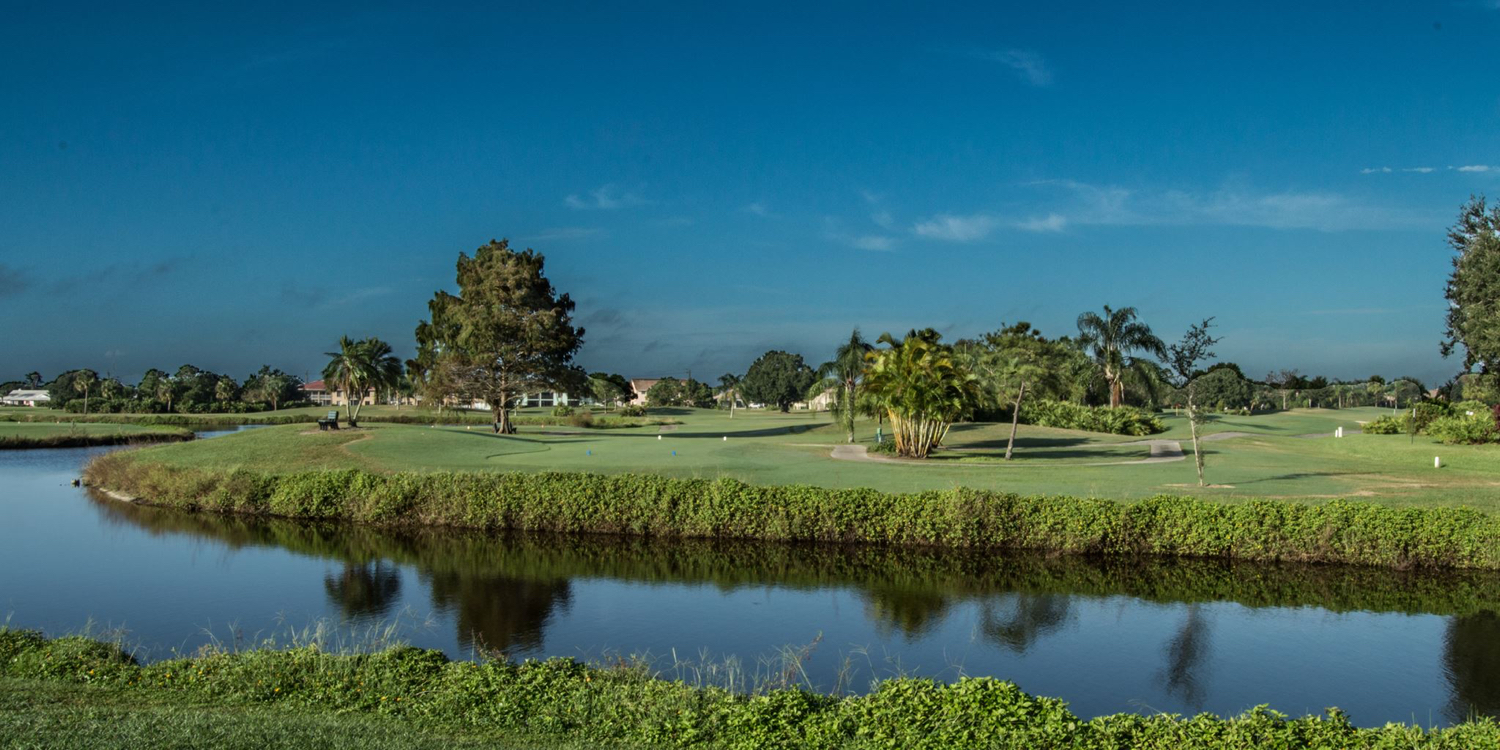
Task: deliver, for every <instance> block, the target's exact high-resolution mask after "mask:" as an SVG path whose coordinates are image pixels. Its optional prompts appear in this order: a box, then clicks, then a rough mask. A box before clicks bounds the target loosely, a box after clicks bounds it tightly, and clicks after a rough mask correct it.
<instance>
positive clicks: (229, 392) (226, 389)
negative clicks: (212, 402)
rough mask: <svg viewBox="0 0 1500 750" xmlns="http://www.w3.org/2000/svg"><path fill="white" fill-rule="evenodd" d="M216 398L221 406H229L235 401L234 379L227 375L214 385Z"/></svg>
mask: <svg viewBox="0 0 1500 750" xmlns="http://www.w3.org/2000/svg"><path fill="white" fill-rule="evenodd" d="M214 398H215V399H217V400H218V401H219V403H221V404H227V403H229V402H230V401H231V400H233V399H234V378H231V377H229V376H228V375H225V376H224V377H221V378H219V381H218V382H217V383H214Z"/></svg>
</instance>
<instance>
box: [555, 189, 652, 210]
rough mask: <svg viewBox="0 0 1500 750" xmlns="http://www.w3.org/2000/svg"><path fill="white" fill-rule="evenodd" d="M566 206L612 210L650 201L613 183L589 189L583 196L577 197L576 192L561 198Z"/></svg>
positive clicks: (642, 204) (576, 208)
mask: <svg viewBox="0 0 1500 750" xmlns="http://www.w3.org/2000/svg"><path fill="white" fill-rule="evenodd" d="M563 203H564V204H565V205H567V207H568V208H572V209H575V210H580V211H581V210H589V209H603V210H612V209H616V208H627V207H630V206H644V205H646V204H648V203H650V201H648V200H646V199H645V198H642V197H641V196H640V195H638V194H636V193H633V192H630V191H625V190H620V189H619V188H618V187H616V186H614V185H603V186H601V187H600V188H599V189H598V190H590V191H589V193H588V195H587V196H585V197H579V195H578V194H577V193H574V194H572V195H569V196H568V197H566V198H564V199H563Z"/></svg>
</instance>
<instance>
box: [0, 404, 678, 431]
mask: <svg viewBox="0 0 1500 750" xmlns="http://www.w3.org/2000/svg"><path fill="white" fill-rule="evenodd" d="M573 416H574V417H577V416H580V415H573ZM322 418H323V413H318V414H305V413H304V414H277V413H271V414H264V413H259V414H245V415H243V416H237V415H233V414H67V415H61V414H60V413H59V412H30V411H28V412H25V413H15V414H5V413H0V421H4V422H54V423H60V422H79V423H88V424H135V425H160V426H171V427H192V428H196V429H205V428H213V427H234V426H238V425H246V424H248V425H283V424H311V423H313V422H316V421H318V420H319V419H322ZM348 418H349V415H348V413H347V412H345V411H343V410H339V419H340V420H341V421H347V420H348ZM359 421H360V422H372V423H375V422H379V423H387V424H438V425H443V424H473V425H478V424H483V425H488V424H490V422H491V417H490V415H489V413H488V412H454V411H448V412H444V413H442V414H438V413H437V412H433V411H417V410H415V409H414V410H412V411H411V412H409V413H406V414H401V413H397V414H378V415H374V414H372V415H367V416H361V417H360V418H359ZM511 422H513V423H515V424H517V425H523V426H533V427H559V426H565V425H568V426H582V427H592V428H595V429H612V428H621V427H641V426H649V425H665V424H681V421H680V420H677V419H672V418H669V417H649V418H638V417H626V416H616V415H612V414H605V415H600V416H597V417H596V416H593V415H590V418H589V419H588V420H587V422H586V423H582V422H580V421H579V420H578V419H576V418H574V419H570V418H569V417H556V416H547V415H540V414H513V415H511Z"/></svg>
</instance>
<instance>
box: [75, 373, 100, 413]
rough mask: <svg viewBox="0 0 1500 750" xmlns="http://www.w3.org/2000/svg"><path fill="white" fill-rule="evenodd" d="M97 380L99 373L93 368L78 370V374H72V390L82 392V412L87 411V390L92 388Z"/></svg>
mask: <svg viewBox="0 0 1500 750" xmlns="http://www.w3.org/2000/svg"><path fill="white" fill-rule="evenodd" d="M98 381H99V375H98V373H95V372H94V371H93V370H79V371H78V374H77V375H74V376H73V390H75V391H77V392H79V393H82V394H83V413H84V414H88V413H89V390H90V389H92V388H93V387H94V383H96V382H98Z"/></svg>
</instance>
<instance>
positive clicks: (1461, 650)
mask: <svg viewBox="0 0 1500 750" xmlns="http://www.w3.org/2000/svg"><path fill="white" fill-rule="evenodd" d="M1443 670H1444V671H1445V672H1446V673H1447V676H1448V684H1449V685H1450V686H1451V687H1452V690H1453V694H1452V696H1451V697H1450V699H1449V702H1448V709H1447V712H1446V713H1447V716H1448V718H1449V719H1450V720H1452V721H1455V722H1459V721H1463V720H1465V719H1468V718H1470V717H1472V716H1474V715H1481V716H1496V717H1500V615H1497V614H1496V613H1494V612H1479V613H1476V614H1472V615H1464V616H1461V617H1453V618H1450V619H1449V620H1448V632H1447V633H1445V634H1444V636H1443Z"/></svg>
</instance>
